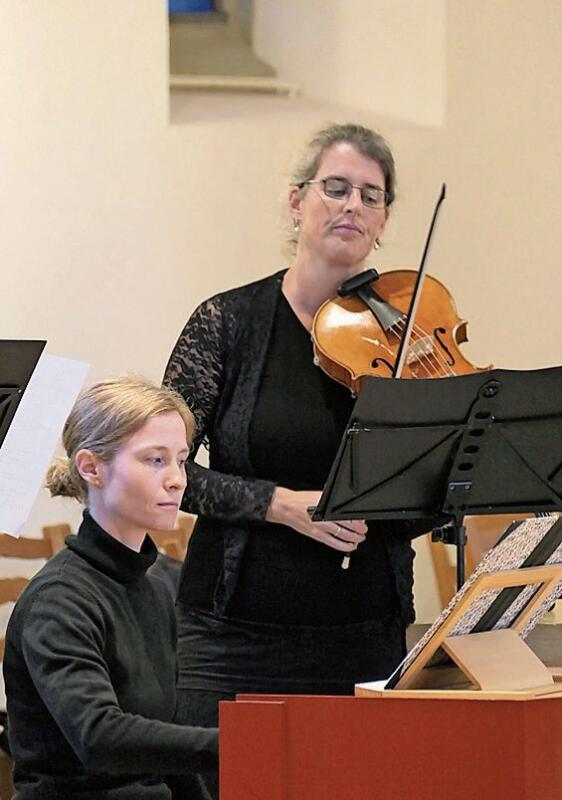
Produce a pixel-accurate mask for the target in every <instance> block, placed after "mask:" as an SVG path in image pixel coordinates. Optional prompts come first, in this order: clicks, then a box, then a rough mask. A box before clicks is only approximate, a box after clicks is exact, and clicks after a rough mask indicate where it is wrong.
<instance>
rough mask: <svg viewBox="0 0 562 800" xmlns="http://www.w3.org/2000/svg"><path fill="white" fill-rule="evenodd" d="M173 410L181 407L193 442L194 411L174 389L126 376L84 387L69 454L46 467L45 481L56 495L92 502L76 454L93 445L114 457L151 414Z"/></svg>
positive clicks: (66, 441)
mask: <svg viewBox="0 0 562 800" xmlns="http://www.w3.org/2000/svg"><path fill="white" fill-rule="evenodd" d="M171 411H177V412H178V414H179V415H180V417H181V418H182V420H183V422H184V424H185V431H186V437H187V443H188V445H189V446H190V445H191V442H192V440H193V434H194V432H195V422H194V419H193V415H192V413H191V411H190V410H189V408H188V407H187V405H186V404H185V401H184V400H183V398H182V397H181V396H180V395H179V394H178V393H177V392H175V391H173V389H169V388H167V387H161V386H156V385H155V384H153V383H151V382H150V381H148V380H146V379H145V378H142V377H138V376H135V375H132V376H129V375H127V376H122V377H118V378H108V379H107V380H104V381H99V382H98V383H95V384H94V385H93V386H91V387H90V388H89V389H86V390H85V391H83V392H82V393H81V394H80V396H79V397H78V400H77V401H76V403H75V405H74V407H73V409H72V411H71V412H70V414H69V416H68V419H67V420H66V422H65V425H64V429H63V433H62V443H63V445H64V449H65V450H66V456H67V457H66V458H56V459H54V461H53V463H52V464H51V466H50V467H49V469H48V471H47V477H46V481H45V486H46V487H47V489H49V491H50V492H51V496H52V497H56V496H62V497H74V498H76V499H77V500H80V501H81V502H83V503H85V502H87V499H88V486H87V484H86V482H85V481H84V480H82V478H81V476H80V473H79V472H78V470H77V469H76V464H75V463H74V457H75V455H76V453H77V452H78V451H79V450H91V451H92V453H94V454H95V455H96V456H97V457H98V458H99V459H100V460H101V461H110V460H111V458H112V457H113V456H114V455H115V453H116V452H117V451H118V450H119V448H120V447H121V445H122V444H123V443H124V442H125V441H126V440H127V439H128V438H129V437H130V436H132V435H133V434H134V433H136V432H137V431H138V430H140V429H141V428H142V427H143V425H144V424H145V423H146V422H148V420H149V419H150V418H151V417H153V416H155V415H156V414H165V413H168V412H171Z"/></svg>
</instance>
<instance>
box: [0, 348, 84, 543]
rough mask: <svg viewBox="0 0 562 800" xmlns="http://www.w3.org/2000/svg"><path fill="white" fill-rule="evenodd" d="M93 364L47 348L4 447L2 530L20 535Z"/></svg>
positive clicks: (0, 494)
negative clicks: (49, 350) (65, 356)
mask: <svg viewBox="0 0 562 800" xmlns="http://www.w3.org/2000/svg"><path fill="white" fill-rule="evenodd" d="M88 369H89V364H86V363H84V362H83V361H73V360H71V359H68V358H61V357H60V356H53V355H50V354H49V353H43V355H42V356H41V358H40V359H39V362H38V364H37V366H36V367H35V370H34V372H33V375H32V376H31V379H30V381H29V384H28V386H27V389H26V390H25V392H24V395H23V397H22V399H21V401H20V404H19V406H18V410H17V411H16V414H15V416H14V419H13V420H12V424H11V426H10V429H9V430H8V433H7V434H6V438H5V439H4V442H3V444H2V447H0V531H2V532H4V533H11V534H12V535H13V536H19V534H20V533H21V531H22V528H23V526H24V525H25V522H26V520H27V518H28V516H29V513H30V511H31V507H32V506H33V503H34V502H35V498H36V497H37V494H38V492H39V490H40V489H41V486H42V485H43V483H44V480H45V473H46V471H47V467H48V466H49V463H50V461H51V459H52V457H53V453H54V452H55V450H56V447H57V444H58V441H59V437H60V435H61V432H62V429H63V426H64V423H65V421H66V418H67V416H68V414H69V412H70V409H71V408H72V406H73V405H74V401H75V400H76V397H77V395H78V392H79V391H80V389H81V387H82V385H83V383H84V380H85V378H86V374H87V372H88Z"/></svg>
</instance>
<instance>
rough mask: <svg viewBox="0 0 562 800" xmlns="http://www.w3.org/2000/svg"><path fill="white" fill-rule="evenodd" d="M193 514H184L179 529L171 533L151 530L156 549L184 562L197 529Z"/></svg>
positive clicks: (178, 523)
mask: <svg viewBox="0 0 562 800" xmlns="http://www.w3.org/2000/svg"><path fill="white" fill-rule="evenodd" d="M196 519H197V517H195V516H194V515H193V514H182V515H181V516H179V517H178V522H177V527H176V528H174V529H173V530H171V531H157V530H151V531H150V536H151V538H152V541H153V542H154V544H155V545H156V547H157V548H158V549H159V550H160V551H161V552H164V553H166V555H168V556H171V557H172V558H175V559H177V560H178V561H183V560H184V558H185V555H186V553H187V545H188V544H189V539H190V537H191V534H192V533H193V528H194V527H195V520H196Z"/></svg>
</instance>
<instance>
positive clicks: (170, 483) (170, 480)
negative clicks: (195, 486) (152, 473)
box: [166, 464, 187, 491]
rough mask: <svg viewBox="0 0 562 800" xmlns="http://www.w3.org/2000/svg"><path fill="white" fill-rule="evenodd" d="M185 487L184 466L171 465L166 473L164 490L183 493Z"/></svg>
mask: <svg viewBox="0 0 562 800" xmlns="http://www.w3.org/2000/svg"><path fill="white" fill-rule="evenodd" d="M186 486H187V475H186V472H185V466H183V465H180V464H171V465H170V469H169V470H168V471H167V473H166V488H167V489H180V490H181V491H183V490H184V489H185V487H186Z"/></svg>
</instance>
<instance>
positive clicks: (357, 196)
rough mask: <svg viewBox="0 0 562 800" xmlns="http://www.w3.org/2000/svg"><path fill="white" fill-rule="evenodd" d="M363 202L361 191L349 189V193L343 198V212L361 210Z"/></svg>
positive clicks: (354, 188) (354, 187) (353, 188)
mask: <svg viewBox="0 0 562 800" xmlns="http://www.w3.org/2000/svg"><path fill="white" fill-rule="evenodd" d="M362 203H363V201H362V200H361V189H358V188H357V187H356V186H352V187H351V191H350V192H349V194H348V195H347V197H346V198H345V203H344V206H343V208H344V211H350V212H353V211H357V210H358V209H359V208H361V205H362Z"/></svg>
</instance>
